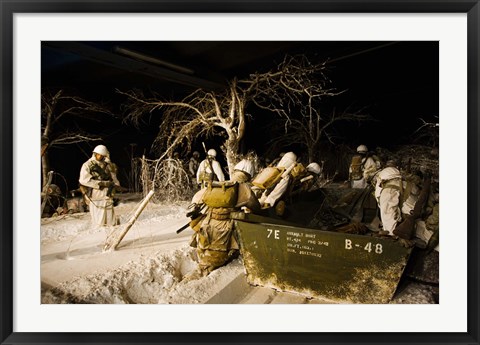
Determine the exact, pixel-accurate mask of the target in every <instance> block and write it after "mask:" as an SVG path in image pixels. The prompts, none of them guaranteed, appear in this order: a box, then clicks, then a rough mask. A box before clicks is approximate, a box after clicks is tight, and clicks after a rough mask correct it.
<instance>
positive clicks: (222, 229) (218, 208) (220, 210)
mask: <svg viewBox="0 0 480 345" xmlns="http://www.w3.org/2000/svg"><path fill="white" fill-rule="evenodd" d="M249 179H250V175H249V174H248V173H246V172H243V173H242V171H241V170H236V171H235V174H233V175H232V177H231V179H230V180H229V181H224V182H218V181H212V182H210V183H209V184H208V185H207V187H205V188H203V189H201V190H200V191H198V192H197V193H196V194H195V196H194V197H193V200H192V205H195V207H194V211H192V212H189V213H188V214H187V216H189V217H191V218H192V221H191V223H190V227H191V228H192V229H193V230H194V231H195V233H194V234H193V236H192V242H191V243H190V245H191V246H192V247H196V248H197V256H198V267H197V269H195V270H194V271H193V272H190V273H189V274H188V275H187V276H186V277H185V278H184V281H185V280H187V281H188V280H191V279H197V278H199V277H202V276H206V275H208V274H209V273H210V272H212V271H213V270H215V269H216V268H218V267H220V266H223V265H225V264H226V263H228V262H229V261H230V260H232V259H233V258H235V257H237V256H238V253H239V245H238V242H237V238H236V233H235V230H234V226H233V220H232V219H231V217H230V215H231V213H232V212H237V211H239V210H241V209H242V208H243V209H244V208H246V209H247V210H248V211H251V212H257V211H258V210H260V203H259V202H258V200H257V198H256V196H255V194H254V193H253V192H252V190H251V189H250V186H249V184H248V183H247V182H248V181H249ZM204 206H206V211H205V212H204V213H202V212H200V210H201V209H202V208H204Z"/></svg>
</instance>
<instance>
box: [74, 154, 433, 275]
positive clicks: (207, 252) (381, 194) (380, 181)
mask: <svg viewBox="0 0 480 345" xmlns="http://www.w3.org/2000/svg"><path fill="white" fill-rule="evenodd" d="M356 151H357V153H356V155H355V156H354V157H353V158H352V161H351V164H350V168H349V182H350V186H351V187H352V188H363V189H365V188H370V189H372V190H374V192H373V193H374V196H375V200H376V201H377V203H378V210H379V218H380V221H381V226H382V230H380V231H378V233H379V234H380V235H384V236H392V237H397V238H402V239H405V240H410V239H411V238H412V237H413V232H414V230H415V223H416V221H417V220H418V219H419V218H421V217H422V215H423V213H424V206H425V204H426V203H427V201H428V198H429V197H430V184H431V178H430V175H429V174H427V173H424V174H422V173H419V172H417V173H410V172H408V173H407V172H405V171H402V170H401V169H399V167H398V164H397V162H395V161H393V160H388V161H387V162H386V163H385V164H381V162H380V160H379V159H378V158H377V157H376V156H375V155H373V154H371V153H369V152H368V149H367V147H366V146H365V145H360V146H358V148H357V150H356ZM216 156H217V152H216V151H215V150H214V149H210V150H208V151H206V158H205V159H204V160H202V161H200V154H199V153H198V151H195V152H194V153H193V154H192V157H191V159H190V161H189V162H188V172H189V174H190V175H191V178H192V180H194V181H195V184H196V185H198V187H199V188H200V190H199V191H198V192H197V193H196V194H195V195H194V197H193V199H192V204H191V210H190V211H189V212H188V214H187V216H189V217H190V218H191V222H190V227H191V228H192V229H193V230H194V234H193V236H192V242H191V245H192V246H193V247H195V248H196V251H197V257H198V268H197V269H196V270H194V271H193V272H191V274H189V275H188V277H187V278H186V279H187V280H189V279H195V278H197V277H201V276H205V275H208V274H209V273H210V272H211V271H212V270H214V269H216V268H218V267H220V266H223V265H224V264H225V263H227V262H229V261H230V260H231V259H232V258H234V257H236V256H237V255H238V250H239V245H238V242H237V238H236V234H235V232H234V229H233V221H232V218H231V213H232V212H236V211H239V210H243V211H244V212H247V213H248V212H252V213H256V212H260V211H262V209H264V210H265V209H268V211H271V212H272V211H273V212H274V214H276V215H277V216H282V215H283V214H284V212H285V208H286V205H287V204H288V202H289V200H291V198H292V196H294V195H295V194H297V193H301V192H306V191H309V190H311V189H313V187H314V186H315V185H316V182H317V180H318V178H319V176H320V175H321V173H322V167H321V166H320V165H319V164H318V163H316V162H310V163H309V164H305V165H304V164H303V163H301V162H300V161H299V159H298V157H297V155H296V154H295V153H294V152H287V153H284V154H282V155H281V157H279V158H278V159H277V160H274V161H273V162H272V163H270V164H269V165H268V166H266V167H264V168H263V169H261V170H260V171H258V172H257V171H256V164H255V162H254V159H253V158H254V157H252V156H251V155H246V156H244V157H243V159H242V160H240V161H239V162H238V163H237V164H236V165H235V166H234V168H233V171H232V173H231V174H230V176H229V179H228V180H226V178H225V174H224V172H223V170H222V168H221V166H220V163H219V162H218V161H217V160H216ZM79 182H80V184H81V186H83V188H85V189H86V191H85V195H86V197H87V198H88V201H89V203H90V205H89V209H90V214H91V217H92V222H93V223H94V224H95V225H100V226H110V225H116V224H118V220H117V219H116V217H115V214H114V207H113V206H114V205H113V195H112V190H114V188H115V187H117V188H118V187H119V186H120V183H119V181H118V179H117V177H116V166H115V164H113V163H112V162H111V161H110V154H109V152H108V150H107V148H106V147H105V146H104V145H98V146H97V147H95V149H94V150H93V154H92V157H91V158H90V159H89V160H88V161H87V162H85V163H84V164H83V166H82V168H81V171H80V178H79ZM433 213H435V210H433ZM436 215H437V216H436V217H437V218H436V222H437V232H438V203H437V206H436Z"/></svg>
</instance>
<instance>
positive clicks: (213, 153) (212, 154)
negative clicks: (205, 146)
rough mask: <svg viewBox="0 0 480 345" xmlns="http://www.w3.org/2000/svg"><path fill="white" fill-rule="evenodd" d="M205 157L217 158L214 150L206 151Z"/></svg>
mask: <svg viewBox="0 0 480 345" xmlns="http://www.w3.org/2000/svg"><path fill="white" fill-rule="evenodd" d="M207 155H209V156H211V157H217V151H215V150H214V149H210V150H208V152H207Z"/></svg>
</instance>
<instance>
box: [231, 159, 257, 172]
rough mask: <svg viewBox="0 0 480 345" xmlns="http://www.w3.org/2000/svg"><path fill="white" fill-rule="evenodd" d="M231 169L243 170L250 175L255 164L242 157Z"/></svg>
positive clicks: (253, 170)
mask: <svg viewBox="0 0 480 345" xmlns="http://www.w3.org/2000/svg"><path fill="white" fill-rule="evenodd" d="M233 170H240V171H244V172H246V173H247V174H249V175H250V176H253V175H254V174H255V166H254V165H253V162H252V161H251V160H248V159H242V160H241V161H240V162H238V163H237V165H235V167H234V168H233Z"/></svg>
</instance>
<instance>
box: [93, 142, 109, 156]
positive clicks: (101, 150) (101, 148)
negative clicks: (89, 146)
mask: <svg viewBox="0 0 480 345" xmlns="http://www.w3.org/2000/svg"><path fill="white" fill-rule="evenodd" d="M93 153H98V154H99V155H102V156H104V157H108V156H109V153H108V150H107V147H106V146H105V145H97V146H96V147H95V148H94V149H93Z"/></svg>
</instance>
